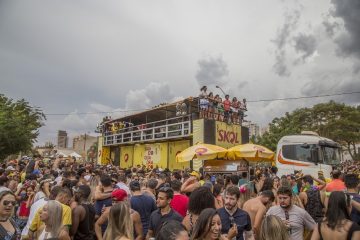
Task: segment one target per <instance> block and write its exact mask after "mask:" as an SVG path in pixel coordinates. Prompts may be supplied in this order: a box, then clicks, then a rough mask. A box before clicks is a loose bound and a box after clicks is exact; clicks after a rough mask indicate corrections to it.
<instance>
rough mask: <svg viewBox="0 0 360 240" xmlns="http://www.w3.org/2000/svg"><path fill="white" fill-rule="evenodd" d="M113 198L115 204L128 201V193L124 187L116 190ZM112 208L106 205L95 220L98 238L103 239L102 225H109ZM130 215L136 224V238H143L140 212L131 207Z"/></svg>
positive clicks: (138, 239)
mask: <svg viewBox="0 0 360 240" xmlns="http://www.w3.org/2000/svg"><path fill="white" fill-rule="evenodd" d="M111 198H112V205H113V206H114V205H115V204H117V203H119V202H124V201H126V202H127V201H128V195H127V193H126V191H125V190H123V189H116V190H114V191H113V192H112V193H111ZM110 208H111V207H106V208H105V210H104V212H103V213H102V214H101V216H100V217H99V219H98V220H97V221H96V222H95V233H96V237H97V239H98V240H103V236H102V231H101V226H102V225H104V224H105V225H107V222H108V218H109V213H110ZM130 217H131V220H132V222H133V226H134V233H135V240H141V239H143V229H142V224H141V218H140V214H139V213H138V212H137V211H135V210H133V209H130Z"/></svg>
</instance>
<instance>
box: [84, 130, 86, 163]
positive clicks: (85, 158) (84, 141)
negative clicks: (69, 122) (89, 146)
mask: <svg viewBox="0 0 360 240" xmlns="http://www.w3.org/2000/svg"><path fill="white" fill-rule="evenodd" d="M85 161H86V133H85V137H84V163H85Z"/></svg>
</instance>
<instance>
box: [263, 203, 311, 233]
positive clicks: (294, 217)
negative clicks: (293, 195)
mask: <svg viewBox="0 0 360 240" xmlns="http://www.w3.org/2000/svg"><path fill="white" fill-rule="evenodd" d="M288 213H289V222H290V227H291V235H290V239H291V240H303V239H304V228H306V229H307V230H313V229H314V228H315V226H316V223H315V221H314V219H313V218H312V217H311V216H310V214H309V213H308V212H307V211H306V210H304V209H302V208H300V207H298V206H295V205H292V207H291V208H290V209H289V210H288ZM266 215H267V216H268V215H274V216H278V217H279V218H281V220H286V217H285V210H284V209H283V208H282V207H280V206H273V207H271V208H269V210H268V211H267V213H266Z"/></svg>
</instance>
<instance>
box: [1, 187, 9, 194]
mask: <svg viewBox="0 0 360 240" xmlns="http://www.w3.org/2000/svg"><path fill="white" fill-rule="evenodd" d="M5 191H11V190H10V189H9V188H7V187H4V186H1V187H0V193H1V192H5Z"/></svg>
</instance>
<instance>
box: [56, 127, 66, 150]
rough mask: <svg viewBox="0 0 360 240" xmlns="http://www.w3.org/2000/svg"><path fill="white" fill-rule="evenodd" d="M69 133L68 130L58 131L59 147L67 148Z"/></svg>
mask: <svg viewBox="0 0 360 240" xmlns="http://www.w3.org/2000/svg"><path fill="white" fill-rule="evenodd" d="M68 141H69V139H68V135H67V132H66V131H64V130H59V131H58V137H57V147H58V148H67V146H68Z"/></svg>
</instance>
